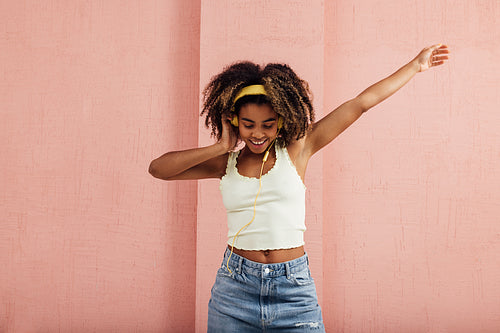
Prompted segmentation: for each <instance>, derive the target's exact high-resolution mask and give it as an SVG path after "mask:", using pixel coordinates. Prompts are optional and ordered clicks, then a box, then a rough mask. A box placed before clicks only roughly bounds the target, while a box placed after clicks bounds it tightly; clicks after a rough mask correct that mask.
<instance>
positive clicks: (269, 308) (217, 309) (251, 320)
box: [208, 249, 325, 333]
mask: <svg viewBox="0 0 500 333" xmlns="http://www.w3.org/2000/svg"><path fill="white" fill-rule="evenodd" d="M229 253H230V251H229V250H228V249H226V252H225V254H224V260H223V262H222V265H221V268H219V270H218V271H217V277H216V279H215V284H214V286H213V288H212V297H211V298H210V302H209V303H208V333H215V332H217V333H219V332H317V333H319V332H325V328H324V325H323V319H322V316H321V308H320V306H319V305H318V299H317V296H316V287H315V285H314V281H313V279H312V277H311V272H310V270H309V260H308V258H307V254H304V255H303V256H302V257H300V258H297V259H294V260H291V261H287V262H283V263H277V264H261V263H258V262H255V261H251V260H248V259H245V258H243V257H241V256H239V255H237V254H234V253H233V255H232V256H231V259H230V261H229V268H230V269H231V271H232V273H230V272H229V271H228V269H227V267H226V261H227V258H228V256H229Z"/></svg>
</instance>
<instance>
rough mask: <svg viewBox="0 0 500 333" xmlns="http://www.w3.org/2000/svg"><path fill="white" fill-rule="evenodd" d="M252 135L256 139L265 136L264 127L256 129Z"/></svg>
mask: <svg viewBox="0 0 500 333" xmlns="http://www.w3.org/2000/svg"><path fill="white" fill-rule="evenodd" d="M252 136H253V137H254V138H256V139H260V138H262V137H264V133H263V131H262V129H254V130H253V132H252Z"/></svg>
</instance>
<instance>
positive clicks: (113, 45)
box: [0, 0, 199, 333]
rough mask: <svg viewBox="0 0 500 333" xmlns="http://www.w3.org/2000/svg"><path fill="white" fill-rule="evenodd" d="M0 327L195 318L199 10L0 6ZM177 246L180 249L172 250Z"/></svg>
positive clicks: (98, 328) (106, 4)
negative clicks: (165, 157) (157, 169)
mask: <svg viewBox="0 0 500 333" xmlns="http://www.w3.org/2000/svg"><path fill="white" fill-rule="evenodd" d="M0 13H1V14H0V15H1V19H0V50H2V51H1V52H0V73H1V74H0V75H1V77H2V79H1V82H2V83H1V84H0V105H1V107H0V109H1V114H2V121H1V125H0V126H1V127H0V142H1V151H2V154H1V155H2V164H1V172H0V188H1V189H2V190H1V191H0V206H1V212H0V221H1V223H0V266H1V267H2V268H1V269H0V332H16V333H17V332H57V331H60V332H154V331H156V332H160V331H172V330H181V331H189V330H192V329H193V327H194V308H195V293H194V288H193V286H194V284H195V257H194V250H192V251H191V252H189V251H184V250H186V249H189V248H192V249H194V247H195V245H196V244H195V240H196V238H195V237H196V233H195V231H196V229H195V228H196V214H195V208H196V190H197V189H196V183H195V182H191V183H184V184H182V185H180V184H176V183H171V184H166V183H161V182H159V181H157V180H155V179H153V178H152V177H151V176H150V175H149V174H148V173H147V169H148V165H149V162H150V160H151V159H152V158H153V157H155V155H159V154H161V153H162V152H164V151H165V150H168V149H174V148H177V147H181V146H192V145H196V144H197V141H198V138H197V133H198V132H197V122H196V121H197V118H198V116H197V113H198V95H199V94H198V91H199V86H198V82H199V51H198V49H199V24H198V22H199V4H196V3H192V4H191V3H188V2H186V1H183V0H178V1H168V2H167V1H137V2H127V5H126V6H124V5H123V2H121V1H78V2H74V1H72V2H68V1H27V2H26V1H2V2H0ZM180 254H183V255H180Z"/></svg>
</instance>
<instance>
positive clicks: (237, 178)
mask: <svg viewBox="0 0 500 333" xmlns="http://www.w3.org/2000/svg"><path fill="white" fill-rule="evenodd" d="M275 150H276V161H275V163H274V166H273V167H272V169H271V170H269V171H268V172H267V173H266V174H264V175H262V189H261V191H260V194H259V198H258V199H257V206H256V213H255V219H254V221H253V222H252V223H251V224H250V225H249V226H248V227H246V228H245V229H243V230H242V231H241V232H240V234H239V235H238V237H237V239H236V242H235V243H234V247H235V248H238V249H242V250H276V249H290V248H294V247H298V246H302V245H304V231H305V230H306V225H305V192H306V188H305V186H304V183H303V182H302V179H301V178H300V176H299V174H298V173H297V170H296V169H295V166H294V165H293V164H292V161H291V160H290V157H289V156H288V151H287V149H286V148H284V147H279V146H276V148H275ZM239 153H240V152H239V151H238V152H234V153H230V154H229V158H228V160H227V167H226V174H225V175H224V176H223V177H222V179H221V181H220V190H221V193H222V201H223V202H224V206H225V207H226V211H227V224H228V244H229V245H231V244H232V242H233V237H234V236H235V235H236V233H237V232H238V231H239V230H240V229H241V228H242V227H243V226H244V225H245V224H247V223H248V222H250V221H251V220H252V216H253V206H254V202H255V197H256V195H257V192H258V190H259V179H258V178H250V177H245V176H242V175H240V173H239V172H238V169H237V167H236V164H237V158H238V155H239Z"/></svg>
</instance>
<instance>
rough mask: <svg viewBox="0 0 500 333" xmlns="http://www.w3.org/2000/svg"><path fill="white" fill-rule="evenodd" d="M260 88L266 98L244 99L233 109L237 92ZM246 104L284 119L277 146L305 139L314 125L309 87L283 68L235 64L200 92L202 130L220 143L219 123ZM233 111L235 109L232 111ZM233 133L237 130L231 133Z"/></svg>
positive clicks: (285, 67)
mask: <svg viewBox="0 0 500 333" xmlns="http://www.w3.org/2000/svg"><path fill="white" fill-rule="evenodd" d="M254 84H261V85H264V88H265V89H266V93H267V96H263V95H259V97H261V98H257V99H255V98H247V97H256V96H245V97H243V98H241V99H240V100H238V103H236V105H233V101H234V98H235V97H236V95H237V94H238V92H239V91H240V90H241V89H242V88H244V87H246V86H249V85H254ZM247 103H256V104H262V103H268V104H270V106H271V107H272V108H273V111H274V112H276V113H277V114H278V115H279V116H281V117H283V128H282V129H281V130H280V137H279V138H278V142H279V144H281V145H283V146H287V145H288V144H289V143H290V142H291V141H292V140H299V139H300V138H302V137H304V135H305V134H306V132H307V130H308V129H309V125H310V124H311V123H312V122H314V110H313V106H312V94H311V92H310V90H309V85H308V84H307V82H306V81H304V80H302V79H301V78H299V76H298V75H297V74H296V73H295V72H294V71H293V70H292V69H291V68H290V67H289V66H288V65H286V64H268V65H266V66H265V67H264V68H262V67H261V66H259V65H257V64H254V63H252V62H249V61H243V62H238V63H234V64H232V65H230V66H228V67H226V68H224V70H223V71H222V72H221V73H220V74H218V75H216V76H214V77H213V78H212V79H211V81H210V82H209V83H208V85H207V86H206V87H205V89H204V90H203V109H202V111H201V115H204V114H206V118H205V126H207V128H209V127H211V129H212V136H214V137H216V138H217V139H218V140H220V138H221V136H222V119H225V118H227V117H230V116H231V115H232V113H233V112H235V113H236V114H238V113H239V110H240V108H241V107H242V106H243V105H245V104H247ZM233 107H234V108H233ZM234 130H235V131H236V129H234Z"/></svg>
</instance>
